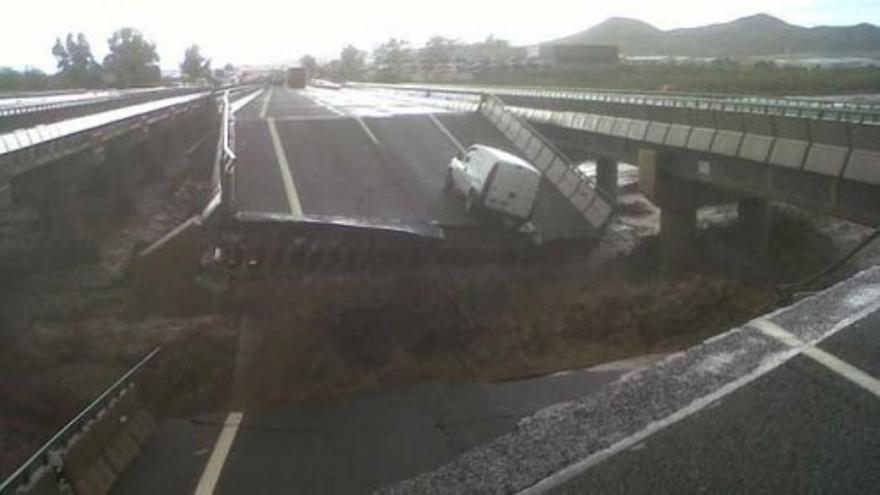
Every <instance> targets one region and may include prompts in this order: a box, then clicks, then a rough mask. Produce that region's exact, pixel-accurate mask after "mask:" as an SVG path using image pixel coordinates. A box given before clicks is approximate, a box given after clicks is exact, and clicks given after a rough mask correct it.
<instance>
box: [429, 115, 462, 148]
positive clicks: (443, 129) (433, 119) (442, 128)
mask: <svg viewBox="0 0 880 495" xmlns="http://www.w3.org/2000/svg"><path fill="white" fill-rule="evenodd" d="M428 118H429V119H431V122H433V123H434V125H435V126H437V128H438V129H440V132H442V133H443V134H445V135H446V137H447V138H449V140H450V141H452V144H454V145H455V147H456V148H458V151H461V152H462V153H464V152H465V151H466V150H465V147H464V146H462V144H461V141H459V140H458V138H456V137H455V136H454V135H453V134H452V133H451V132H449V129H447V128H446V126H445V125H443V122H440V119H438V118H437V116H436V115H434V114H433V113H429V114H428Z"/></svg>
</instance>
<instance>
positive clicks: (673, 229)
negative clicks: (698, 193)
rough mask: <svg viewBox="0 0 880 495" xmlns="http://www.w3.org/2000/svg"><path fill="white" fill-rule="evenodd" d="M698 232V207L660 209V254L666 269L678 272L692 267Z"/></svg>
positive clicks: (663, 266)
mask: <svg viewBox="0 0 880 495" xmlns="http://www.w3.org/2000/svg"><path fill="white" fill-rule="evenodd" d="M696 232H697V209H696V208H661V209H660V255H661V260H662V261H661V263H662V268H663V270H664V271H666V272H671V273H676V272H681V271H686V270H688V269H689V268H691V265H692V263H693V260H694V256H693V255H694V250H695V244H694V241H695V238H696Z"/></svg>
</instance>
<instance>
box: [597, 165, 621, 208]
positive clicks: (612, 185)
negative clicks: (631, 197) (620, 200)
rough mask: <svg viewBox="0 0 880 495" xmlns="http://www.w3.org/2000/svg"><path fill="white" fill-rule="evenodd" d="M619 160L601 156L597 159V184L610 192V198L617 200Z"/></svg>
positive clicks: (606, 191) (604, 190)
mask: <svg viewBox="0 0 880 495" xmlns="http://www.w3.org/2000/svg"><path fill="white" fill-rule="evenodd" d="M617 171H618V163H617V160H614V159H612V158H606V157H601V156H600V157H599V158H598V159H597V160H596V186H598V188H599V189H600V190H601V191H603V192H605V193H607V194H608V199H611V200H612V201H614V202H615V203H616V202H617V178H618V172H617Z"/></svg>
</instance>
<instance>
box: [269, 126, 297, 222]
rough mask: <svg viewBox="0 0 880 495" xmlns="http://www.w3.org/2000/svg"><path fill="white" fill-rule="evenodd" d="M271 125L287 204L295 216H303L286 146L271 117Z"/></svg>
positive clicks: (270, 131) (271, 133) (270, 132)
mask: <svg viewBox="0 0 880 495" xmlns="http://www.w3.org/2000/svg"><path fill="white" fill-rule="evenodd" d="M267 124H268V126H269V135H270V136H272V147H273V148H275V157H276V158H277V162H278V168H279V169H281V182H283V183H284V193H285V195H286V196H287V205H288V207H289V208H290V214H291V215H293V216H294V217H300V216H302V206H301V205H300V203H299V194H297V192H296V186H295V185H294V184H293V176H291V175H290V165H288V163H287V155H285V154H284V147H283V146H282V145H281V138H279V137H278V129H277V128H276V127H275V119H274V118H272V117H269V118H268V120H267Z"/></svg>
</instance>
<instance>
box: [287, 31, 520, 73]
mask: <svg viewBox="0 0 880 495" xmlns="http://www.w3.org/2000/svg"><path fill="white" fill-rule="evenodd" d="M515 51H516V49H515V48H514V47H513V46H511V44H510V43H509V42H508V41H507V40H502V39H498V38H495V37H493V36H489V37H488V38H486V40H484V41H481V42H478V43H472V44H465V43H462V42H460V41H457V40H454V39H452V38H446V37H443V36H434V37H432V38H431V39H429V40H428V41H427V43H425V46H424V47H421V48H415V47H413V46H412V45H411V44H410V43H409V42H408V41H406V40H403V39H399V38H390V39H388V40H387V41H385V42H384V43H382V44H381V45H379V46H378V47H376V49H374V50H373V52H372V60H371V64H370V65H369V68H372V69H373V70H374V71H375V77H376V79H378V80H383V81H398V80H400V78H401V76H402V74H403V72H404V68H405V67H406V66H407V64H412V63H418V64H419V65H420V66H421V67H422V68H423V69H424V70H426V71H429V72H430V71H432V70H434V69H435V68H438V67H441V66H442V65H444V64H448V63H450V62H453V61H454V60H456V59H460V58H466V59H468V60H472V61H476V62H487V61H496V60H500V59H503V58H507V57H510V56H512V55H513V54H514V53H515ZM300 64H302V65H303V66H304V67H306V68H308V69H309V71H310V73H312V74H318V75H319V76H320V77H324V78H328V79H338V80H349V79H354V78H356V77H357V76H359V75H361V74H362V73H363V71H364V70H366V69H367V68H368V64H367V52H366V51H363V50H359V49H358V48H356V47H355V46H353V45H348V46H346V47H345V48H343V49H342V52H341V53H340V54H339V58H338V59H335V60H331V61H330V62H328V63H326V64H323V65H319V64H318V62H317V61H316V59H315V57H313V56H311V55H305V56H303V57H302V58H301V59H300Z"/></svg>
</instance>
